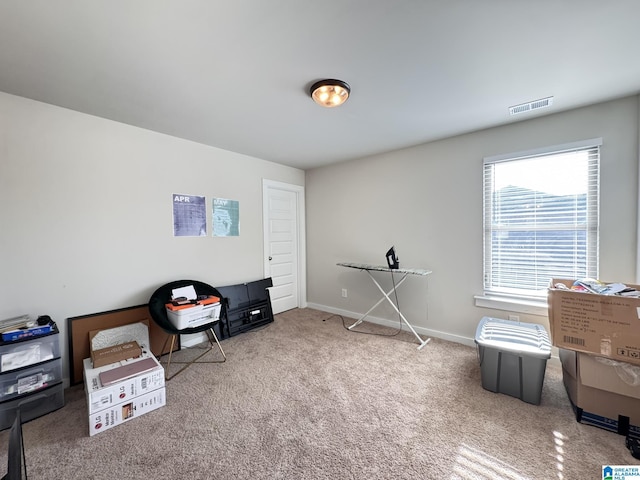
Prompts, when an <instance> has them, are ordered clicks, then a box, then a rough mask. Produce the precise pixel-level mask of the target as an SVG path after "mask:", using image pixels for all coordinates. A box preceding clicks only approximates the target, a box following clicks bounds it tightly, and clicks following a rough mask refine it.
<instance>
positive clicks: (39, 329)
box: [0, 315, 55, 342]
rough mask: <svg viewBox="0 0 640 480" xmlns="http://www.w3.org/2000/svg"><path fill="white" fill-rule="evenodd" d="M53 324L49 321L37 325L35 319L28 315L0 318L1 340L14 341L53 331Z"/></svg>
mask: <svg viewBox="0 0 640 480" xmlns="http://www.w3.org/2000/svg"><path fill="white" fill-rule="evenodd" d="M54 328H55V324H54V323H53V322H52V321H50V322H49V323H47V324H44V325H39V324H38V322H37V321H36V320H31V319H30V318H29V315H20V316H18V317H13V318H8V319H6V320H0V334H2V341H3V342H14V341H16V340H21V339H23V338H29V337H36V336H38V335H44V334H47V333H51V332H53V331H54Z"/></svg>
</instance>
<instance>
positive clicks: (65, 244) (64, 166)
mask: <svg viewBox="0 0 640 480" xmlns="http://www.w3.org/2000/svg"><path fill="white" fill-rule="evenodd" d="M239 128H241V127H239ZM263 178H267V179H270V180H276V181H280V182H286V183H290V184H295V185H304V172H303V171H302V170H298V169H294V168H290V167H285V166H282V165H277V164H274V163H271V162H266V161H263V160H259V159H256V158H251V157H248V156H245V155H240V154H236V153H232V152H228V151H225V150H220V149H216V148H211V147H207V146H204V145H200V144H197V143H193V142H189V141H185V140H181V139H178V138H174V137H170V136H167V135H162V134H158V133H154V132H151V131H148V130H143V129H139V128H135V127H131V126H129V125H124V124H120V123H116V122H112V121H109V120H104V119H101V118H97V117H93V116H90V115H84V114H80V113H77V112H73V111H70V110H66V109H62V108H58V107H54V106H51V105H47V104H43V103H39V102H34V101H31V100H27V99H24V98H20V97H15V96H11V95H7V94H3V93H0V192H2V199H3V200H2V204H1V205H0V229H1V234H0V319H1V318H8V317H11V316H15V315H20V314H24V313H26V314H29V315H31V316H32V317H34V318H35V317H37V316H38V315H42V314H48V315H51V317H52V318H53V319H54V320H56V321H57V323H58V326H59V328H60V330H61V333H62V335H61V337H62V339H63V344H64V348H63V350H64V351H65V366H64V372H65V376H66V375H67V372H68V366H67V363H66V352H67V345H66V343H67V342H66V335H67V334H66V323H67V322H66V319H67V318H68V317H73V316H78V315H85V314H91V313H97V312H101V311H106V310H112V309H117V308H124V307H130V306H135V305H141V304H145V303H146V302H147V301H148V299H149V297H150V295H151V294H152V293H153V291H154V290H155V289H156V288H157V287H158V286H160V285H162V284H164V283H166V282H168V281H171V280H177V279H181V278H193V279H197V280H201V281H204V282H206V283H210V284H212V285H214V286H215V285H228V284H234V283H238V282H245V281H250V280H255V279H259V278H262V277H263V276H264V275H263V234H262V179H263ZM174 193H179V194H190V195H201V196H205V197H206V198H207V214H208V216H209V220H208V222H209V225H208V226H209V236H207V237H194V238H186V237H173V230H172V229H173V223H172V222H173V220H172V219H173V217H172V194H174ZM212 197H221V198H228V199H233V200H239V202H240V236H239V237H229V238H220V237H212V236H210V235H211V223H210V214H211V199H212Z"/></svg>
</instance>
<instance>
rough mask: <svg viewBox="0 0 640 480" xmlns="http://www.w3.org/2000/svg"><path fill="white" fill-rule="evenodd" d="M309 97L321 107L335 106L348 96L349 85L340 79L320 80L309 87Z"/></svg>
mask: <svg viewBox="0 0 640 480" xmlns="http://www.w3.org/2000/svg"><path fill="white" fill-rule="evenodd" d="M309 93H310V94H311V98H313V101H314V102H316V103H317V104H318V105H322V106H323V107H337V106H339V105H342V104H343V103H344V102H346V101H347V98H349V94H350V93H351V87H349V85H348V84H347V83H346V82H343V81H342V80H320V81H319V82H316V83H314V84H313V85H311V88H310V89H309Z"/></svg>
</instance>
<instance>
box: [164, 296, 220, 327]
mask: <svg viewBox="0 0 640 480" xmlns="http://www.w3.org/2000/svg"><path fill="white" fill-rule="evenodd" d="M167 316H168V317H169V321H170V322H171V323H172V324H173V326H174V327H176V328H177V329H178V330H183V329H185V328H193V327H199V326H200V325H204V324H205V323H211V322H213V321H215V320H217V319H218V318H220V303H214V304H210V305H192V306H191V307H189V308H183V309H181V310H175V311H174V310H169V309H168V308H167Z"/></svg>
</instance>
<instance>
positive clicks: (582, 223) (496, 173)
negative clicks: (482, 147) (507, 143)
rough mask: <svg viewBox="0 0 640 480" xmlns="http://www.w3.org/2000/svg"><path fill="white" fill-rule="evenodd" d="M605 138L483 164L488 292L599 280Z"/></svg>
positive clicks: (528, 295) (534, 291) (530, 295)
mask: <svg viewBox="0 0 640 480" xmlns="http://www.w3.org/2000/svg"><path fill="white" fill-rule="evenodd" d="M601 144H602V140H601V139H596V140H589V141H586V142H579V143H575V144H570V145H563V146H558V147H551V148H546V149H542V150H537V151H532V152H523V153H520V154H512V155H506V156H500V157H490V158H485V159H484V290H485V295H488V296H491V295H498V296H513V297H517V298H519V299H520V298H521V299H532V300H536V299H538V300H539V299H542V298H543V297H546V295H547V288H548V286H549V280H550V279H551V278H554V277H555V278H598V209H599V177H600V175H599V171H600V145H601Z"/></svg>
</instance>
